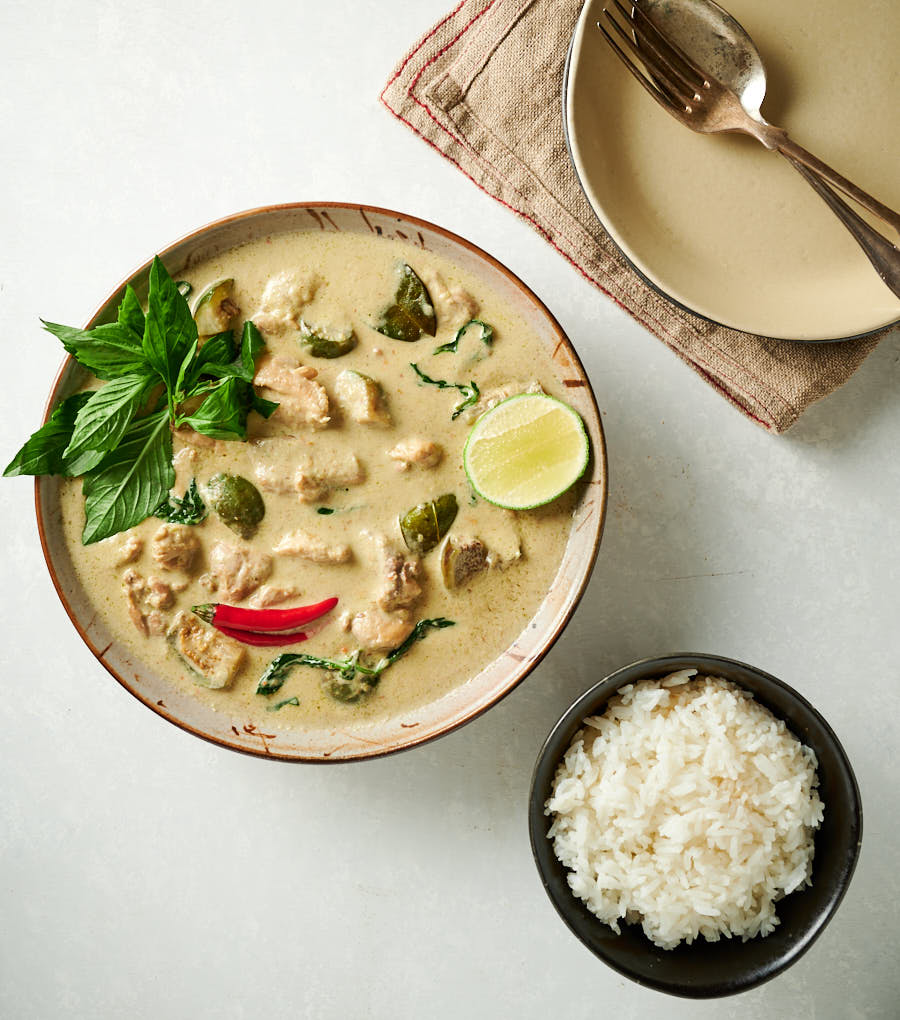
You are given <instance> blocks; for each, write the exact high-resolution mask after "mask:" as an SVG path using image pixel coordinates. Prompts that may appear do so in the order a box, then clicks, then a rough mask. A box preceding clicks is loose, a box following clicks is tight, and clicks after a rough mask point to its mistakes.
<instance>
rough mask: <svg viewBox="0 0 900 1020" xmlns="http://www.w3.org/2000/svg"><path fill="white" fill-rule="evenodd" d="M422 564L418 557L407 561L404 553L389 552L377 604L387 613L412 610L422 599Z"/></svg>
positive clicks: (386, 556)
mask: <svg viewBox="0 0 900 1020" xmlns="http://www.w3.org/2000/svg"><path fill="white" fill-rule="evenodd" d="M423 579H424V577H423V571H422V563H421V560H420V559H419V557H418V556H413V557H412V558H411V559H406V557H404V556H403V554H402V553H399V552H391V551H387V552H386V555H385V558H384V575H383V583H382V586H381V588H380V589H379V590H378V594H377V595H376V596H375V601H376V603H377V604H378V605H379V606H380V608H381V609H383V610H384V611H385V612H386V613H391V612H394V610H397V609H411V608H412V607H413V606H414V605H416V603H417V602H418V601H419V600H420V599H421V598H422V583H421V582H422V581H423Z"/></svg>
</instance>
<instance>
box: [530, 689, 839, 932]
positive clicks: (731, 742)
mask: <svg viewBox="0 0 900 1020" xmlns="http://www.w3.org/2000/svg"><path fill="white" fill-rule="evenodd" d="M696 673H697V671H696V670H694V669H686V670H682V671H680V672H678V673H672V674H671V675H670V676H667V677H665V678H664V679H662V680H645V681H642V682H640V683H638V684H632V685H629V686H628V687H623V688H622V690H621V691H620V692H619V693H618V694H617V695H616V696H615V697H614V698H613V699H612V700H611V701H610V702H609V703H608V705H607V708H606V711H605V712H604V714H603V715H602V716H599V717H593V718H588V719H585V721H584V728H583V729H581V730H579V731H578V733H577V734H576V735H575V738H574V740H573V742H572V745H571V746H570V747H569V750H568V751H567V752H566V756H565V758H564V760H563V762H562V763H561V764H560V766H559V768H558V769H557V772H556V777H555V779H554V783H553V794H552V796H551V797H550V799H549V800H548V801H547V803H546V805H545V813H546V814H548V815H553V816H554V819H553V824H552V826H551V828H550V832H549V837H550V838H551V839H553V846H554V851H555V853H556V856H557V857H558V858H559V860H560V861H561V862H562V863H563V864H564V865H565V866H566V867H567V868H569V869H570V874H569V876H568V878H569V886H570V887H571V889H572V892H574V893H575V895H576V896H578V897H579V898H580V899H582V900H583V901H584V902H585V904H586V905H587V907H588V909H589V910H591V911H592V912H593V913H594V914H596V915H597V917H599V918H600V919H601V920H602V921H605V922H606V923H607V924H609V925H610V926H611V927H612V928H613V930H614V931H616V932H617V933H618V932H619V931H620V927H619V923H620V922H621V921H622V920H624V921H625V922H626V923H631V922H637V921H640V923H641V926H642V927H643V929H644V932H645V933H646V935H647V937H648V938H649V939H651V940H652V941H653V942H655V943H656V945H658V946H661V947H662V948H664V949H672V948H674V947H675V946H677V945H678V943H679V942H681V941H682V940H684V941H687V942H689V943H690V942H693V940H694V939H695V938H697V936H698V935H702V936H703V937H704V938H705V939H707V940H709V941H711V942H715V941H717V940H718V939H719V938H720V937H721V936H723V935H725V936H727V937H731V936H733V935H740V936H741V938H742V939H743V940H744V941H746V940H747V939H749V938H752V937H753V936H755V935H768V934H769V933H770V932H771V931H773V930H774V928H775V926H776V925H777V924H778V918H777V916H776V915H775V906H774V904H775V901H776V900H778V899H780V898H781V897H782V896H785V895H787V894H788V893H791V892H793V891H794V890H795V889H801V888H803V887H804V886H806V885H809V884H810V872H811V867H812V858H813V833H814V831H815V830H816V829H817V828H818V827H819V826H820V825H821V823H822V813H823V806H822V802H821V801H820V800H819V795H818V792H817V789H816V788H817V786H818V777H817V775H816V767H817V762H816V757H815V754H814V753H813V751H812V750H811V749H810V748H808V747H805V746H804V745H803V744H801V743H800V741H799V740H797V738H796V737H795V736H794V735H793V734H792V733H790V732H789V731H788V729H787V728H786V726H785V725H784V723H783V722H781V720H778V719H776V718H775V717H774V716H773V715H772V714H771V712H769V711H768V709H766V708H764V707H763V706H762V705H760V704H759V703H758V702H756V701H754V700H753V697H752V695H751V694H750V693H749V692H748V691H745V690H743V689H742V688H740V687H737V686H736V685H734V684H732V683H728V682H727V681H725V680H720V679H717V678H715V677H697V678H696V679H692V678H693V677H695V676H696Z"/></svg>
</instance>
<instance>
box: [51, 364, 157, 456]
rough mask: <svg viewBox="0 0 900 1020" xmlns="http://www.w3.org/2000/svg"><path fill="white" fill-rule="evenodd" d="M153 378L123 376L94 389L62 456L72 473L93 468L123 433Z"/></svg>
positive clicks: (146, 376)
mask: <svg viewBox="0 0 900 1020" xmlns="http://www.w3.org/2000/svg"><path fill="white" fill-rule="evenodd" d="M153 382H154V380H153V377H152V376H149V375H146V374H141V375H123V376H120V377H119V378H118V379H113V380H111V381H110V382H108V383H107V384H106V385H105V386H103V387H101V388H100V389H99V390H95V391H94V392H93V393H92V394H91V395H90V399H89V400H88V402H87V403H86V404H85V405H84V407H82V408H81V410H80V411H79V412H78V418H77V419H76V421H75V429H74V431H73V432H72V438H71V440H70V441H69V445H68V446H67V447H66V449H65V451H64V453H63V457H64V458H65V460H66V462H67V463H68V464H69V466H70V469H71V470H72V472H73V474H79V475H80V474H84V472H86V471H90V470H91V469H92V468H95V467H96V466H97V465H98V464H99V463H100V461H101V460H103V457H104V454H106V453H107V452H108V451H109V450H112V449H113V448H114V447H115V446H116V445H117V444H118V442H119V440H120V439H121V438H122V436H123V435H124V434H125V430H126V429H127V428H128V426H129V424H130V423H131V419H132V418H134V416H135V414H136V413H137V411H138V410H139V409H140V406H141V404H142V403H143V401H144V399H145V397H146V394H147V391H148V389H149V388H150V387H151V386H152V385H153Z"/></svg>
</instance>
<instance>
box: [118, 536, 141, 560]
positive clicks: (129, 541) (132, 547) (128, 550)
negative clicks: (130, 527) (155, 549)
mask: <svg viewBox="0 0 900 1020" xmlns="http://www.w3.org/2000/svg"><path fill="white" fill-rule="evenodd" d="M143 551H144V540H143V539H142V538H138V536H137V535H135V534H132V533H130V532H126V533H125V540H124V541H123V542H122V544H121V545H120V546H119V548H118V549H117V550H116V559H115V564H116V566H117V567H124V566H125V565H126V564H127V563H134V561H135V560H136V559H138V557H139V556H140V555H141V553H142V552H143Z"/></svg>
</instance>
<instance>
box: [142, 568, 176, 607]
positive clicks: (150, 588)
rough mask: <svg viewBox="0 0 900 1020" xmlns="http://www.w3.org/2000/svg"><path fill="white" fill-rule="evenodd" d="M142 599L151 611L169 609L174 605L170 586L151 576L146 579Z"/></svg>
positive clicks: (173, 596) (173, 595)
mask: <svg viewBox="0 0 900 1020" xmlns="http://www.w3.org/2000/svg"><path fill="white" fill-rule="evenodd" d="M144 599H145V601H146V603H147V605H148V606H150V608H151V609H171V608H172V606H173V605H174V604H175V594H174V592H173V590H172V586H171V585H170V584H166V582H165V581H161V580H160V579H159V578H158V577H153V576H151V577H149V578H147V587H146V592H145V594H144Z"/></svg>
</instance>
